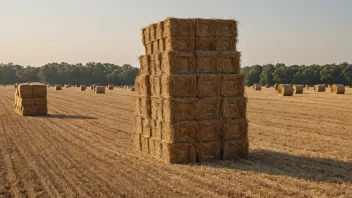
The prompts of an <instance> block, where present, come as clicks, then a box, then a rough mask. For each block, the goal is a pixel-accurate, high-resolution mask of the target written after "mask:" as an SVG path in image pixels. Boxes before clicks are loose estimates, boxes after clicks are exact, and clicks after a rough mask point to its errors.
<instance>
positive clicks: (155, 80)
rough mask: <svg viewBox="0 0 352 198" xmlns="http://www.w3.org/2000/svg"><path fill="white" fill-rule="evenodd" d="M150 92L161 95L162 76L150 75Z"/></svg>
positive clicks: (152, 94) (153, 94)
mask: <svg viewBox="0 0 352 198" xmlns="http://www.w3.org/2000/svg"><path fill="white" fill-rule="evenodd" d="M149 78H150V94H151V96H160V94H161V76H150V77H149Z"/></svg>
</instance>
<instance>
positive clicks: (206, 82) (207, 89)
mask: <svg viewBox="0 0 352 198" xmlns="http://www.w3.org/2000/svg"><path fill="white" fill-rule="evenodd" d="M197 82H198V84H197V91H198V93H197V95H198V97H216V96H220V89H221V76H220V75H217V74H200V75H198V79H197Z"/></svg>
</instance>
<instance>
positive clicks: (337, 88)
mask: <svg viewBox="0 0 352 198" xmlns="http://www.w3.org/2000/svg"><path fill="white" fill-rule="evenodd" d="M331 93H332V94H345V86H344V85H343V84H334V85H332V86H331Z"/></svg>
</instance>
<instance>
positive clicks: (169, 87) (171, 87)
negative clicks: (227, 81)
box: [152, 75, 220, 98]
mask: <svg viewBox="0 0 352 198" xmlns="http://www.w3.org/2000/svg"><path fill="white" fill-rule="evenodd" d="M209 78H211V77H209ZM203 80H204V81H206V80H214V79H203ZM217 80H218V81H217V82H216V81H215V80H214V81H211V82H212V83H217V84H216V85H215V86H218V91H217V93H220V84H219V83H220V78H219V79H217ZM204 81H202V82H204ZM200 84H201V85H205V84H206V82H204V84H202V83H200ZM208 84H209V83H208ZM208 84H206V86H209V87H204V88H208V89H213V90H212V91H215V90H214V85H208ZM152 86H155V85H152ZM152 89H154V88H152ZM203 91H207V90H203ZM202 93H203V92H202ZM204 94H206V93H204ZM161 95H162V96H164V97H165V98H166V97H196V96H197V76H196V75H163V76H162V77H161ZM200 95H201V94H200Z"/></svg>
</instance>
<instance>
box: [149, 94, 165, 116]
mask: <svg viewBox="0 0 352 198" xmlns="http://www.w3.org/2000/svg"><path fill="white" fill-rule="evenodd" d="M150 100H151V117H152V118H153V119H155V120H161V119H163V106H162V105H163V101H162V99H161V98H160V97H151V98H150Z"/></svg>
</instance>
